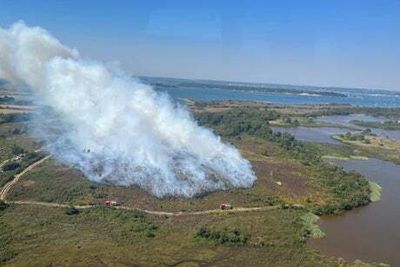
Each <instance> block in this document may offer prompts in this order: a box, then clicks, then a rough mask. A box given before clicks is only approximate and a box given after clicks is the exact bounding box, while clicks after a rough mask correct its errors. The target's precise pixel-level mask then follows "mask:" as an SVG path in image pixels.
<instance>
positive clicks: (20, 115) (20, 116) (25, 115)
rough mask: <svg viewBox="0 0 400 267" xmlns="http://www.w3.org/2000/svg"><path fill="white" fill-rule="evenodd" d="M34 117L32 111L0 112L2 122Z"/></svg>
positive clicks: (0, 122) (25, 119)
mask: <svg viewBox="0 0 400 267" xmlns="http://www.w3.org/2000/svg"><path fill="white" fill-rule="evenodd" d="M31 119H32V114H31V113H10V114H0V124H2V123H9V122H23V121H30V120H31Z"/></svg>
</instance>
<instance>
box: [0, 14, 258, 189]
mask: <svg viewBox="0 0 400 267" xmlns="http://www.w3.org/2000/svg"><path fill="white" fill-rule="evenodd" d="M0 79H4V80H7V81H9V82H11V83H13V84H15V85H18V86H25V87H26V86H27V87H29V88H31V89H32V90H33V92H34V93H35V95H36V97H37V99H39V101H40V103H41V104H44V105H46V106H49V107H50V108H51V109H52V111H53V113H54V114H56V116H55V118H56V120H54V121H52V123H51V128H48V127H45V122H44V121H39V122H41V123H42V124H38V127H39V128H41V131H40V132H41V133H42V136H41V138H44V137H47V136H51V134H50V131H51V132H52V134H53V135H54V133H57V134H56V135H57V136H56V138H52V139H51V141H52V142H50V144H49V146H48V149H49V150H50V152H51V153H53V154H54V155H55V156H56V157H57V158H58V159H59V160H61V161H63V162H65V163H67V164H69V165H73V166H76V167H78V168H79V169H80V170H81V171H82V172H83V173H84V174H85V175H86V176H87V177H88V178H89V179H90V180H93V181H97V182H108V183H112V184H116V185H137V186H140V187H141V188H143V189H145V190H147V191H148V192H150V193H152V194H154V195H155V196H157V197H164V196H182V197H192V196H196V195H199V194H203V193H205V192H210V191H214V190H221V189H222V190H224V189H229V188H233V187H250V186H252V184H253V183H254V181H255V179H256V177H255V176H254V173H253V171H252V170H251V166H250V164H249V162H248V161H247V160H245V159H243V158H242V157H241V155H240V153H239V152H238V150H236V149H235V148H234V147H232V146H230V145H228V144H224V143H223V142H222V141H221V140H220V138H219V137H217V136H215V135H214V134H213V133H212V132H211V131H210V130H208V129H206V128H203V127H200V126H198V125H197V123H196V122H195V121H194V120H193V119H192V117H191V115H190V113H189V112H188V111H187V110H185V109H184V108H183V107H180V106H178V105H177V104H175V103H174V102H173V101H171V100H170V98H169V97H168V96H167V95H165V94H160V93H157V92H155V91H154V90H153V89H152V88H151V87H149V86H147V85H144V84H141V83H140V82H138V81H136V80H134V79H132V78H131V77H129V75H127V74H125V73H123V72H122V71H115V70H111V69H109V68H107V67H106V66H105V65H104V64H100V63H97V62H92V61H86V60H83V59H82V58H81V57H80V56H79V53H78V52H77V50H75V49H71V48H68V47H66V46H64V45H62V44H61V43H60V42H59V41H58V40H57V39H55V38H54V37H53V36H51V35H50V34H49V33H48V32H47V31H45V30H44V29H41V28H39V27H28V26H27V25H25V24H24V23H23V22H18V23H15V24H14V25H12V26H11V27H10V28H8V29H4V28H0ZM54 129H56V130H55V131H54Z"/></svg>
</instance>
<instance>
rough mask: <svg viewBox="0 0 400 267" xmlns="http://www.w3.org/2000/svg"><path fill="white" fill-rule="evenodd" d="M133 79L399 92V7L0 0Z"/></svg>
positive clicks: (11, 12)
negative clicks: (370, 89)
mask: <svg viewBox="0 0 400 267" xmlns="http://www.w3.org/2000/svg"><path fill="white" fill-rule="evenodd" d="M17 20H23V21H25V22H26V23H27V24H28V25H38V26H41V27H43V28H46V29H47V30H49V31H50V32H51V33H52V34H53V35H55V36H56V37H57V38H59V39H60V40H61V41H62V42H63V43H65V44H67V45H69V46H73V47H76V48H78V49H79V50H80V52H81V54H82V55H83V56H84V57H88V58H92V59H93V58H94V59H100V60H104V61H107V62H113V63H115V64H121V66H122V67H123V68H124V69H125V70H127V71H130V72H132V73H133V74H136V75H153V76H169V77H186V78H201V79H218V80H236V81H252V82H270V83H287V84H310V85H324V86H348V87H367V88H383V89H392V90H400V0H375V1H372V0H315V1H311V0H310V1H307V0H302V1H300V0H296V1H287V0H276V1H268V0H263V1H256V0H251V1H250V0H249V1H235V0H230V1H229V0H227V1H218V0H210V1H201V0H193V1H191V0H185V1H167V0H165V1H151V0H147V1H146V0H142V1H123V0H119V1H100V0H97V1H82V0H80V1H74V0H68V1H60V0H57V1H55V0H54V1H53V0H31V1H29V0H25V1H18V0H9V1H6V0H0V26H2V27H6V26H9V25H10V24H11V23H13V22H15V21H17Z"/></svg>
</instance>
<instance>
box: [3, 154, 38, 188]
mask: <svg viewBox="0 0 400 267" xmlns="http://www.w3.org/2000/svg"><path fill="white" fill-rule="evenodd" d="M43 157H45V154H44V153H42V152H31V153H27V154H26V155H24V156H23V157H22V159H20V160H19V161H18V162H15V161H11V162H9V163H7V164H5V165H4V166H3V168H2V170H3V172H1V173H0V186H3V185H5V184H6V183H8V182H9V181H11V180H12V178H13V177H14V176H15V175H16V174H17V173H19V172H21V171H23V170H24V169H25V168H26V167H28V166H29V165H31V164H32V163H34V162H36V161H38V160H39V159H41V158H43Z"/></svg>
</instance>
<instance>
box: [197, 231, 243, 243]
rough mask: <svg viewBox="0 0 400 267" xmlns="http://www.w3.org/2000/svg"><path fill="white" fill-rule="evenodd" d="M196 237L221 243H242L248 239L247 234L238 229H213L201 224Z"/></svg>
mask: <svg viewBox="0 0 400 267" xmlns="http://www.w3.org/2000/svg"><path fill="white" fill-rule="evenodd" d="M195 236H196V237H199V238H204V239H207V240H211V241H213V242H215V243H216V244H221V245H244V244H246V242H247V240H248V236H247V235H246V234H243V233H242V232H241V231H240V229H237V228H235V229H227V228H223V229H214V228H210V227H207V226H202V227H200V228H199V230H197V232H196V235H195Z"/></svg>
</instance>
